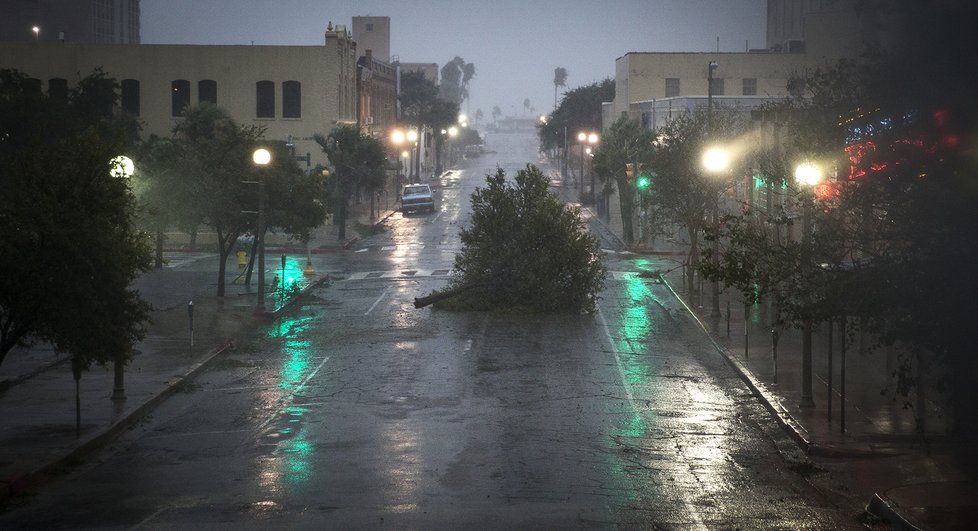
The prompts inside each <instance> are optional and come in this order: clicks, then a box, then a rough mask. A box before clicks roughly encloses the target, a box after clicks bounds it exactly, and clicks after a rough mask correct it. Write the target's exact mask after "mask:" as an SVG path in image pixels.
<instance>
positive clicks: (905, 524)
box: [866, 493, 921, 531]
mask: <svg viewBox="0 0 978 531" xmlns="http://www.w3.org/2000/svg"><path fill="white" fill-rule="evenodd" d="M866 512H867V513H869V514H871V515H873V516H875V517H877V518H879V519H880V520H883V521H884V522H886V523H887V524H889V525H890V526H891V528H892V529H894V530H896V531H921V529H920V528H919V527H917V526H915V525H913V524H912V523H910V521H909V520H907V518H906V517H905V516H903V515H902V514H900V511H899V509H898V508H897V505H896V504H895V503H893V502H892V501H890V500H889V499H887V498H886V497H885V496H884V495H882V494H880V493H876V494H874V495H873V497H872V498H870V500H869V503H868V504H866Z"/></svg>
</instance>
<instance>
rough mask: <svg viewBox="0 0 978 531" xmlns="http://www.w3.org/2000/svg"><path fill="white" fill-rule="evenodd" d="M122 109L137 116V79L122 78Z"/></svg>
mask: <svg viewBox="0 0 978 531" xmlns="http://www.w3.org/2000/svg"><path fill="white" fill-rule="evenodd" d="M121 85H122V110H123V111H125V112H127V113H129V114H131V115H133V116H139V80H138V79H123V80H122V83H121Z"/></svg>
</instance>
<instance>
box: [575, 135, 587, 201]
mask: <svg viewBox="0 0 978 531" xmlns="http://www.w3.org/2000/svg"><path fill="white" fill-rule="evenodd" d="M586 140H587V133H585V132H584V131H581V132H580V133H577V143H578V144H580V146H581V173H579V174H578V177H579V178H580V180H581V195H582V196H583V195H584V142H585V141H586Z"/></svg>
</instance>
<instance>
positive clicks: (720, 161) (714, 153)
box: [703, 147, 730, 317]
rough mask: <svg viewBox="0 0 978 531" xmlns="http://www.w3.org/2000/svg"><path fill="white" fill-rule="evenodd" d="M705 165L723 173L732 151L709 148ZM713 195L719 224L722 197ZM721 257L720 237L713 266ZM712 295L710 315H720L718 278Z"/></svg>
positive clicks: (713, 256)
mask: <svg viewBox="0 0 978 531" xmlns="http://www.w3.org/2000/svg"><path fill="white" fill-rule="evenodd" d="M703 167H704V168H705V169H706V171H708V172H710V173H712V174H715V175H721V174H723V173H724V172H726V171H727V168H729V167H730V153H729V152H727V150H725V149H723V148H718V147H713V148H710V149H707V150H706V151H705V152H704V153H703ZM711 195H712V196H713V225H714V226H719V224H720V198H719V195H720V194H719V191H718V192H717V193H714V194H711ZM717 236H719V235H717ZM719 258H720V239H719V238H714V239H713V253H712V259H713V266H714V268H715V267H716V266H717V264H718V263H719ZM712 291H713V293H712V297H711V301H710V302H711V305H710V306H711V308H710V317H720V282H719V281H718V280H714V281H713V287H712Z"/></svg>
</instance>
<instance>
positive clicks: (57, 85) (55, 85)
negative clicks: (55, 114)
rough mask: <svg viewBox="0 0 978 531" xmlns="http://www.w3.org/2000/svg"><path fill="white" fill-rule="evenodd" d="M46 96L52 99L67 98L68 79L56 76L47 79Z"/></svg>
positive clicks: (61, 99)
mask: <svg viewBox="0 0 978 531" xmlns="http://www.w3.org/2000/svg"><path fill="white" fill-rule="evenodd" d="M48 96H49V97H50V98H51V99H53V100H59V101H65V100H67V99H68V80H67V79H62V78H60V77H56V78H54V79H49V80H48Z"/></svg>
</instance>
